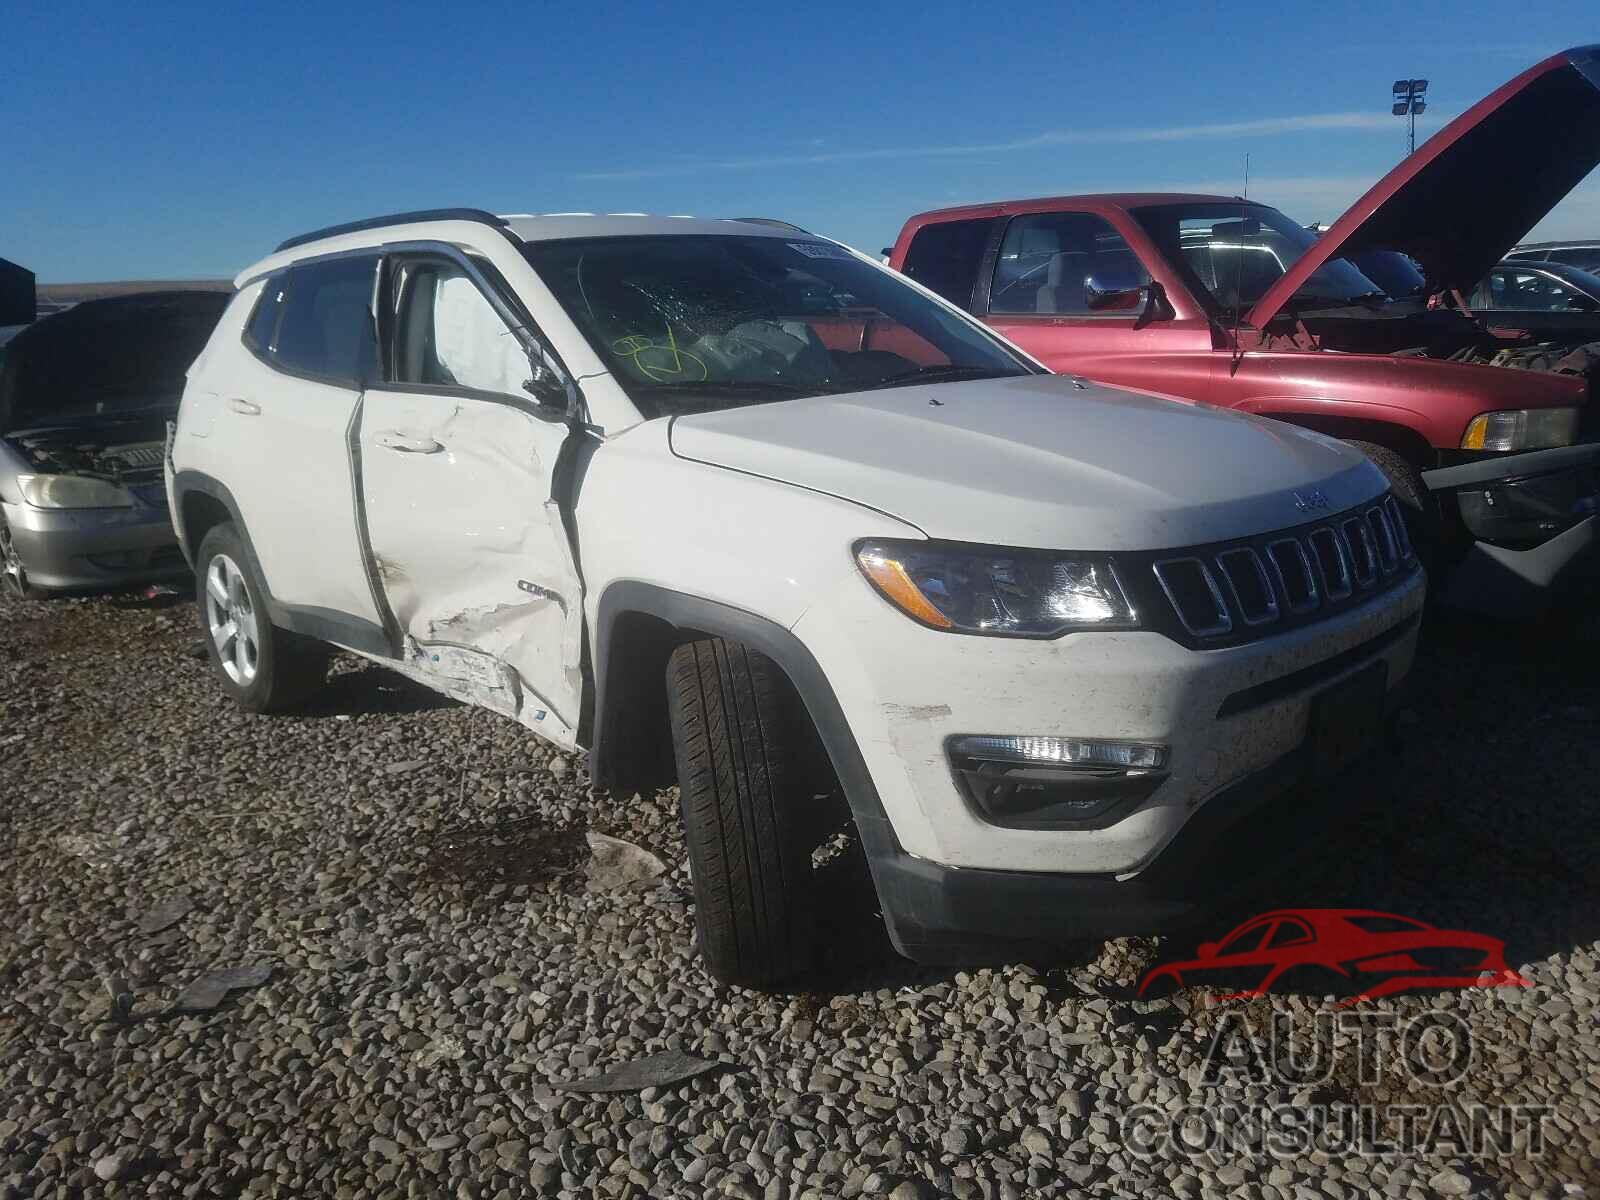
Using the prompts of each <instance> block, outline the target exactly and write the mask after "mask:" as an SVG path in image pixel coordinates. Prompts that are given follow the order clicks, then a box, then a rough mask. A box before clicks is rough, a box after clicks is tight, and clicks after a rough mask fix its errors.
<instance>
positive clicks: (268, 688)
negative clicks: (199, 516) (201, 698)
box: [195, 522, 327, 713]
mask: <svg viewBox="0 0 1600 1200" xmlns="http://www.w3.org/2000/svg"><path fill="white" fill-rule="evenodd" d="M252 561H253V560H252V559H251V558H250V556H249V555H248V554H246V552H245V548H244V540H243V539H242V538H241V537H240V536H239V532H238V530H236V529H235V528H234V527H233V525H232V524H229V523H226V522H225V523H223V524H221V525H216V526H213V527H212V529H211V531H210V532H209V533H207V534H206V536H205V538H204V539H203V540H202V541H201V543H200V550H199V552H198V553H197V554H196V555H195V606H196V608H198V609H199V612H200V628H201V630H202V632H203V633H204V635H205V642H206V657H207V658H208V659H209V660H210V662H211V668H212V670H213V671H214V672H215V673H216V675H217V678H218V680H219V681H220V682H221V684H222V687H223V690H225V691H226V692H227V693H228V694H229V695H230V696H232V697H233V699H234V700H235V701H236V702H237V703H238V705H239V707H241V708H243V709H245V710H246V711H248V712H258V713H264V712H282V711H284V710H285V709H288V708H292V707H293V706H294V705H296V704H297V703H299V702H300V701H301V700H303V699H304V698H305V697H306V696H307V695H308V694H310V693H311V692H312V691H314V690H315V689H316V688H317V687H318V686H319V685H320V684H321V683H322V682H323V679H324V678H325V674H326V667H327V651H326V649H325V648H324V647H322V646H321V645H319V644H318V643H316V642H314V641H311V640H310V639H308V638H304V637H300V636H298V635H296V634H293V633H290V632H289V631H288V630H286V629H279V628H277V627H276V626H275V625H273V624H272V622H271V620H269V619H268V616H267V605H266V588H265V587H264V586H263V585H262V583H261V580H260V578H259V577H258V576H257V575H256V573H255V569H254V567H253V566H252V565H251V564H252Z"/></svg>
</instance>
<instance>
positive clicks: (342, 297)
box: [273, 256, 378, 387]
mask: <svg viewBox="0 0 1600 1200" xmlns="http://www.w3.org/2000/svg"><path fill="white" fill-rule="evenodd" d="M377 264H378V260H377V258H376V257H372V258H368V257H365V256H363V257H360V258H336V259H331V260H329V261H327V262H314V263H307V264H305V265H304V266H299V267H291V268H290V269H289V273H288V275H287V276H286V277H285V284H284V290H285V291H286V292H287V293H288V295H287V298H286V299H285V300H284V301H282V302H281V303H282V304H283V308H284V311H283V316H282V318H281V319H280V320H279V322H278V338H277V343H276V347H275V352H274V355H273V358H274V361H275V362H276V363H277V364H278V365H279V366H281V367H283V368H284V369H285V370H289V371H298V372H301V373H303V374H306V375H316V376H320V377H322V378H325V379H330V380H337V381H338V382H340V383H345V384H349V385H350V386H352V387H359V386H360V385H361V383H362V382H363V381H364V380H365V379H366V377H367V375H368V373H369V372H370V370H371V368H372V367H374V366H375V365H376V364H377V361H378V342H377V335H376V333H375V332H374V330H373V327H372V287H373V282H374V280H375V279H376V277H377Z"/></svg>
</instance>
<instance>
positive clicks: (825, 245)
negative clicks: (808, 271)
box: [788, 242, 855, 258]
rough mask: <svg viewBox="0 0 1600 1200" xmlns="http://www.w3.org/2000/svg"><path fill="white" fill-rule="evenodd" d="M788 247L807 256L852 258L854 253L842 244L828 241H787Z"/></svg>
mask: <svg viewBox="0 0 1600 1200" xmlns="http://www.w3.org/2000/svg"><path fill="white" fill-rule="evenodd" d="M788 246H789V249H791V250H798V251H800V253H801V254H804V255H805V256H806V257H807V258H854V257H855V255H854V254H851V253H850V251H848V250H846V249H845V248H844V247H843V246H835V245H833V244H832V243H830V242H789V243H788Z"/></svg>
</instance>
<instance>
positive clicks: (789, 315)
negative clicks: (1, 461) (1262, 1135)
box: [168, 209, 1423, 984]
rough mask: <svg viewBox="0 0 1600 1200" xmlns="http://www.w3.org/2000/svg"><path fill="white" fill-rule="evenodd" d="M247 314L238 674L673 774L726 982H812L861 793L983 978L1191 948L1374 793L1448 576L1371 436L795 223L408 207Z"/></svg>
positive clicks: (209, 379)
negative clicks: (1146, 947) (928, 279)
mask: <svg viewBox="0 0 1600 1200" xmlns="http://www.w3.org/2000/svg"><path fill="white" fill-rule="evenodd" d="M237 282H238V292H237V294H236V295H235V297H234V299H233V302H232V304H231V306H230V307H229V308H228V310H227V312H226V314H225V315H224V316H223V318H222V321H221V323H220V325H219V326H218V328H217V330H216V333H215V335H214V336H213V337H212V339H211V341H210V343H209V345H208V346H207V347H206V349H205V351H204V353H202V354H201V356H200V358H199V359H198V361H196V363H195V364H194V366H193V368H192V370H191V371H190V373H189V380H188V388H187V391H186V392H185V395H184V399H183V405H182V410H181V412H180V413H179V416H178V419H177V422H176V424H175V426H174V428H173V430H172V433H171V436H170V438H169V444H170V450H169V454H168V487H169V490H170V500H171V508H172V513H173V516H174V521H175V523H176V525H177V530H178V533H179V536H180V538H181V540H182V543H183V545H184V548H185V552H186V554H187V555H188V557H189V559H190V561H191V562H192V563H193V565H194V569H195V578H196V589H197V596H198V600H199V605H200V610H201V619H202V621H203V623H204V626H205V630H206V634H207V640H208V645H209V647H210V656H211V662H212V665H213V666H214V667H215V670H216V674H217V677H218V680H219V682H220V683H221V685H222V687H223V688H224V689H225V690H226V691H227V692H228V693H229V694H230V695H232V696H233V697H234V698H235V699H236V700H237V701H238V702H239V703H240V704H242V705H243V706H245V707H246V708H248V709H251V710H256V711H261V710H267V709H275V708H280V707H283V706H286V705H288V704H291V703H292V702H293V701H294V700H295V699H296V698H297V697H300V696H302V695H303V694H304V692H305V691H306V689H307V688H308V687H311V686H314V685H316V684H317V683H319V682H320V681H321V679H322V668H323V664H324V654H323V651H324V650H325V644H326V643H332V644H334V645H337V646H342V647H345V648H346V649H348V650H352V651H354V652H356V653H358V654H361V655H365V656H366V657H368V658H371V659H374V660H376V661H378V662H381V663H383V664H385V665H387V666H389V667H391V668H393V669H394V670H397V671H400V672H402V673H404V674H406V675H408V676H411V677H413V678H415V679H417V680H420V681H422V682H423V683H425V684H427V685H429V686H431V687H434V688H437V689H438V690H439V691H441V692H444V693H447V694H448V695H450V696H454V697H457V698H459V699H461V700H463V701H466V702H468V703H471V704H478V705H482V706H484V707H486V708H490V709H493V710H495V711H497V712H500V713H503V714H504V715H505V716H507V717H510V718H512V719H513V720H516V721H519V722H521V723H522V724H523V725H525V726H527V727H528V728H529V729H530V730H532V731H533V732H535V733H537V734H539V735H540V736H542V737H544V738H547V739H548V740H549V741H551V742H554V743H555V744H557V745H558V746H562V747H568V748H572V747H582V748H586V749H587V750H588V751H589V764H590V770H591V773H592V776H593V778H594V779H595V780H596V782H597V783H599V784H602V785H605V786H609V787H611V788H613V789H623V791H624V794H627V793H629V792H631V791H632V790H634V789H641V788H649V787H652V786H667V785H670V784H671V782H673V780H674V779H675V780H676V781H677V782H678V784H679V786H680V789H681V796H682V814H683V821H684V826H685V831H686V835H687V842H688V846H689V852H690V864H691V867H692V871H693V876H694V884H695V889H696V901H697V902H696V906H695V907H696V920H697V922H698V926H699V935H700V945H701V948H702V951H703V953H704V955H705V957H706V959H707V961H708V963H709V965H710V967H711V969H712V970H713V971H714V972H715V973H716V974H717V975H719V976H720V977H722V978H724V979H727V980H733V981H740V982H745V983H754V984H762V983H770V982H773V981H776V980H779V979H781V978H783V977H785V976H789V975H792V974H794V973H796V972H798V971H800V970H802V969H803V968H804V966H805V965H806V963H807V959H808V953H809V948H810V934H809V930H810V928H811V925H810V921H809V917H810V915H811V913H812V911H813V904H812V901H813V899H814V892H815V886H814V883H813V857H812V850H813V849H814V848H815V847H816V846H817V844H818V843H819V841H821V840H824V839H826V838H828V837H829V836H830V831H829V828H828V827H827V824H826V822H825V821H823V820H822V819H821V815H822V811H823V808H824V805H825V800H826V797H827V796H828V795H829V794H830V791H831V792H832V794H833V795H835V796H838V795H842V796H843V797H844V799H845V800H847V801H848V805H849V812H850V815H851V816H852V817H853V823H854V827H855V831H856V833H857V835H858V836H859V840H860V845H861V847H862V849H863V850H864V851H865V855H866V858H867V861H868V863H869V865H870V869H871V874H872V879H873V882H874V884H875V886H876V890H877V894H878V899H879V903H880V908H881V911H882V913H883V916H884V919H885V922H886V925H887V928H888V932H889V935H890V937H891V939H892V940H893V942H894V944H895V946H896V947H897V948H898V949H899V950H900V951H901V952H902V953H904V954H906V955H908V956H910V957H912V958H915V959H918V960H922V961H944V962H950V961H960V960H970V959H974V958H987V959H993V958H995V957H997V956H1006V955H1012V954H1020V953H1023V952H1024V951H1025V950H1026V949H1030V948H1038V947H1042V946H1049V945H1051V944H1059V943H1062V942H1066V941H1068V940H1071V939H1075V938H1078V937H1083V936H1090V935H1110V934H1118V933H1132V932H1147V931H1151V930H1154V929H1157V928H1161V927H1164V926H1169V925H1171V924H1173V923H1176V922H1179V921H1183V920H1185V919H1189V918H1192V917H1194V916H1195V915H1196V914H1197V913H1199V912H1202V911H1204V910H1205V909H1206V907H1207V906H1209V905H1210V904H1212V903H1213V902H1215V901H1217V900H1219V899H1221V898H1223V897H1225V896H1226V895H1227V894H1228V893H1229V891H1230V890H1231V889H1233V888H1235V887H1236V886H1238V885H1239V884H1241V883H1242V882H1244V881H1245V880H1247V879H1250V878H1253V877H1255V876H1257V875H1259V874H1260V873H1261V871H1262V869H1263V868H1265V867H1268V866H1271V865H1272V864H1273V863H1274V862H1276V861H1278V860H1279V859H1281V858H1282V857H1283V856H1284V853H1285V851H1286V850H1290V849H1293V848H1294V846H1295V844H1296V843H1297V842H1299V843H1304V842H1306V841H1308V840H1309V841H1310V842H1312V843H1314V842H1315V841H1316V839H1317V837H1318V833H1319V822H1323V821H1327V820H1339V819H1341V817H1342V815H1343V814H1344V813H1346V812H1347V811H1348V810H1349V809H1350V808H1352V807H1353V805H1354V802H1355V801H1356V800H1357V799H1359V798H1360V796H1359V794H1358V793H1359V789H1356V788H1353V787H1348V786H1346V787H1344V788H1342V789H1341V787H1340V785H1339V782H1338V781H1339V780H1340V778H1341V777H1343V776H1345V775H1347V774H1348V773H1347V771H1346V768H1348V767H1351V766H1352V765H1353V764H1354V763H1355V762H1357V761H1358V760H1363V759H1367V758H1369V757H1370V756H1371V755H1373V754H1375V753H1376V752H1377V749H1376V748H1377V744H1378V743H1379V741H1380V736H1379V735H1380V730H1381V727H1382V723H1383V720H1384V714H1385V709H1386V707H1387V706H1388V705H1390V704H1391V703H1392V693H1393V692H1394V689H1395V688H1396V686H1397V685H1398V684H1399V683H1400V681H1401V679H1402V677H1403V676H1404V675H1405V674H1406V672H1407V670H1408V668H1409V667H1410V664H1411V659H1412V655H1413V651H1414V648H1415V642H1416V633H1417V626H1418V622H1419V616H1420V610H1421V607H1422V601H1423V573H1422V571H1421V569H1420V568H1419V566H1418V565H1417V562H1416V560H1415V557H1414V556H1413V554H1412V553H1411V550H1410V547H1409V545H1408V543H1407V540H1406V533H1405V524H1404V521H1403V520H1402V519H1401V515H1400V511H1399V509H1398V507H1397V505H1396V503H1395V502H1394V501H1393V500H1392V499H1391V498H1390V497H1389V495H1388V493H1387V491H1386V488H1385V482H1384V478H1383V476H1382V475H1381V474H1380V473H1379V472H1378V471H1377V469H1376V468H1375V467H1373V466H1371V465H1370V464H1369V463H1368V462H1367V460H1366V459H1364V458H1363V457H1362V456H1361V455H1359V454H1357V453H1355V452H1354V451H1351V450H1349V449H1346V448H1344V447H1343V446H1341V445H1340V444H1339V443H1338V442H1335V441H1332V440H1330V439H1327V438H1324V437H1321V436H1319V435H1317V434H1314V433H1309V432H1307V431H1304V430H1301V429H1296V428H1293V427H1291V426H1288V425H1283V424H1279V423H1277V422H1274V421H1266V420H1259V419H1254V418H1248V417H1242V416H1238V415H1234V414H1231V413H1226V412H1221V411H1218V410H1216V409H1208V408H1196V407H1191V406H1188V405H1184V404H1178V403H1173V402H1170V401H1166V400H1160V399H1154V398H1150V397H1147V396H1142V395H1135V394H1132V393H1129V392H1125V391H1119V390H1115V389H1111V388H1105V387H1099V386H1096V385H1093V384H1090V383H1088V382H1086V381H1084V380H1081V379H1071V378H1066V377H1060V376H1054V375H1050V374H1048V373H1047V372H1045V371H1044V370H1043V368H1041V367H1040V366H1039V365H1038V364H1037V363H1035V362H1033V361H1032V360H1031V359H1029V358H1028V357H1027V356H1025V355H1024V354H1022V353H1021V352H1019V351H1018V350H1016V349H1015V348H1014V347H1012V346H1011V345H1009V344H1008V343H1006V342H1005V341H1003V340H1001V339H999V338H998V337H996V336H995V335H994V334H992V333H990V332H989V331H988V330H986V329H985V328H984V327H983V326H982V325H980V324H979V323H977V322H976V321H973V320H972V319H971V318H969V317H968V316H966V315H965V314H964V313H962V312H960V311H959V310H957V309H956V308H954V307H952V306H950V305H949V304H947V303H945V302H944V301H943V300H941V299H939V298H938V297H937V296H935V295H934V294H933V293H932V292H930V291H927V290H926V289H924V288H922V287H920V286H918V285H917V284H915V283H912V282H910V281H908V280H907V279H905V278H904V277H902V276H900V275H897V274H895V273H894V272H892V271H889V270H887V269H885V268H884V267H882V266H880V265H879V264H877V263H875V262H873V261H871V260H870V259H867V258H865V257H863V256H862V255H860V254H857V253H855V252H854V251H852V250H849V249H847V248H845V247H843V246H841V245H839V244H838V243H835V242H831V241H828V240H826V239H824V238H821V237H817V236H815V235H812V234H809V233H806V232H805V231H803V230H801V229H798V228H796V227H794V226H791V225H785V224H783V223H781V222H776V221H765V220H696V219H690V218H649V217H639V216H589V215H555V216H522V217H495V216H491V215H489V214H487V213H483V212H478V211H476V210H467V209H452V210H443V211H434V212H426V213H409V214H404V215H400V216H394V217H387V218H383V219H379V220H372V221H363V222H359V223H356V224H352V225H344V226H339V227H335V228H332V229H325V230H322V231H320V232H317V233H314V234H309V235H307V236H305V237H299V238H295V239H292V240H291V241H288V242H285V243H284V244H283V245H282V246H280V247H279V248H278V250H277V252H276V253H274V254H272V255H271V256H269V257H267V258H265V259H263V260H262V261H261V262H259V263H257V264H256V265H254V266H252V267H250V268H249V269H247V270H246V271H244V272H243V274H241V275H240V276H239V278H238V281H237ZM833 832H834V833H837V830H834V831H833Z"/></svg>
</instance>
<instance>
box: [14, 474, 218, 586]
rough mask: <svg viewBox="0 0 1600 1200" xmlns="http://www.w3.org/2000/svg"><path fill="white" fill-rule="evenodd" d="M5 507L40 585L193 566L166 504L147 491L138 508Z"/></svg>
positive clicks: (127, 579) (120, 579) (113, 582)
mask: <svg viewBox="0 0 1600 1200" xmlns="http://www.w3.org/2000/svg"><path fill="white" fill-rule="evenodd" d="M150 494H151V496H152V497H153V496H155V495H156V493H155V492H154V491H153V490H152V491H151V493H150ZM3 507H4V511H5V518H6V522H7V524H9V525H10V526H11V538H12V542H13V544H14V545H15V546H16V550H17V555H18V557H19V558H21V560H22V565H23V568H24V569H25V570H26V571H27V573H28V582H29V583H30V584H31V585H33V586H35V587H39V588H43V589H46V590H49V591H88V590H94V589H102V588H110V587H117V586H119V585H122V584H128V583H143V582H147V581H150V580H154V579H165V578H172V577H176V576H179V575H184V574H187V572H188V567H187V565H186V564H185V563H184V561H183V555H182V554H181V553H180V552H179V550H178V538H177V535H176V534H175V533H174V532H173V530H172V521H171V519H170V518H169V517H168V515H167V509H166V506H165V505H164V504H156V503H154V502H152V501H151V500H147V499H144V498H142V497H141V498H140V499H139V502H138V503H136V504H135V505H134V507H132V508H81V509H70V508H61V509H49V508H34V507H32V506H31V505H27V504H6V505H4V506H3Z"/></svg>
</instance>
